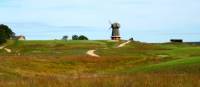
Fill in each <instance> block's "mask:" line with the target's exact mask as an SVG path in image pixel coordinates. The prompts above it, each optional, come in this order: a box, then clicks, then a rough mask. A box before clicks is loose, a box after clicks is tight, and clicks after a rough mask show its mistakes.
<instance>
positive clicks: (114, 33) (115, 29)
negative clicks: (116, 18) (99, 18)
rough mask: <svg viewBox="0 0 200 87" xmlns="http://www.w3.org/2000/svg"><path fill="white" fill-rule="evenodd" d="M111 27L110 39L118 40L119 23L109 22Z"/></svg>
mask: <svg viewBox="0 0 200 87" xmlns="http://www.w3.org/2000/svg"><path fill="white" fill-rule="evenodd" d="M111 28H112V36H111V39H112V40H120V39H121V37H120V32H119V28H120V24H119V23H117V22H116V23H111Z"/></svg>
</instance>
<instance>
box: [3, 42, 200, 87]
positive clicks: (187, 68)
mask: <svg viewBox="0 0 200 87" xmlns="http://www.w3.org/2000/svg"><path fill="white" fill-rule="evenodd" d="M123 42H124V41H120V42H114V41H106V40H95V41H60V40H51V41H39V40H38V41H9V42H8V43H7V44H6V45H7V48H10V49H12V53H6V52H5V51H4V50H0V87H200V74H199V73H200V45H192V44H178V43H174V44H172V43H163V44H147V43H141V42H131V43H130V44H128V45H126V46H125V47H122V48H117V45H119V44H121V43H123ZM91 49H92V50H93V49H94V50H97V51H96V54H98V55H100V56H101V57H100V58H95V57H90V56H88V55H86V52H87V51H88V50H91Z"/></svg>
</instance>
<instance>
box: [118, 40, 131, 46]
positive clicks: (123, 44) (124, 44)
mask: <svg viewBox="0 0 200 87" xmlns="http://www.w3.org/2000/svg"><path fill="white" fill-rule="evenodd" d="M130 42H131V41H130V40H129V41H127V42H125V43H122V44H120V45H119V46H117V48H121V47H124V46H126V45H127V44H129V43H130Z"/></svg>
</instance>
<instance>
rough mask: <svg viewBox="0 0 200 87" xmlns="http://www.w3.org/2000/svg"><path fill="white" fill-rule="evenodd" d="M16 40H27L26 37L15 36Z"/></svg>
mask: <svg viewBox="0 0 200 87" xmlns="http://www.w3.org/2000/svg"><path fill="white" fill-rule="evenodd" d="M15 39H17V40H26V37H25V36H22V35H20V36H15Z"/></svg>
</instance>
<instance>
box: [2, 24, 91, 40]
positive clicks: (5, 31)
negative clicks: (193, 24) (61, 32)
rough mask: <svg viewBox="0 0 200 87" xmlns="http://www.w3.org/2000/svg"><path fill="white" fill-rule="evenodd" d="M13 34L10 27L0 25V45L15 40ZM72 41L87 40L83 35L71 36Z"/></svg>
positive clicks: (64, 37)
mask: <svg viewBox="0 0 200 87" xmlns="http://www.w3.org/2000/svg"><path fill="white" fill-rule="evenodd" d="M15 37H16V36H15V33H14V32H13V31H12V30H11V28H10V27H8V26H7V25H4V24H0V44H3V43H6V41H7V40H9V39H15ZM62 40H68V36H67V35H65V36H63V38H62ZM72 40H88V38H87V37H86V36H84V35H80V36H78V35H73V36H72Z"/></svg>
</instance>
